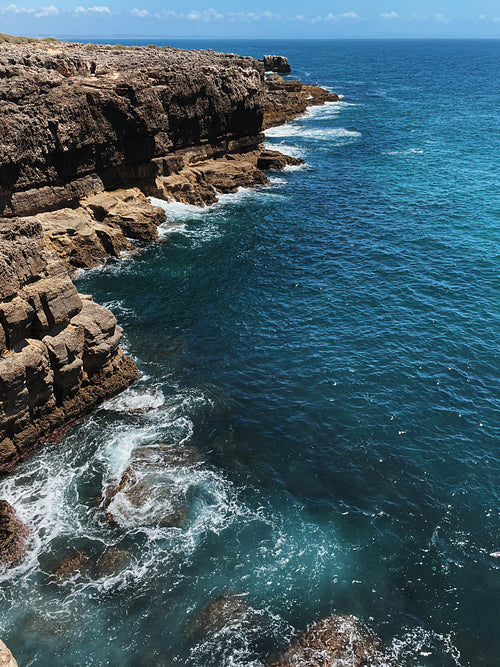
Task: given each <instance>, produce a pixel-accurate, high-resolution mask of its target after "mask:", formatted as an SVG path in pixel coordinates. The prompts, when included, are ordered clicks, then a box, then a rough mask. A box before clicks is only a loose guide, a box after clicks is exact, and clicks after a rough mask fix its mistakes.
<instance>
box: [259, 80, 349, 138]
mask: <svg viewBox="0 0 500 667" xmlns="http://www.w3.org/2000/svg"><path fill="white" fill-rule="evenodd" d="M338 101H339V96H338V95H336V94H335V93H330V92H329V91H328V90H325V89H324V88H321V87H320V86H316V85H311V84H307V83H300V81H285V80H284V79H283V78H282V77H280V76H278V75H277V74H273V75H271V76H270V77H268V78H267V79H266V93H265V97H264V120H263V127H264V129H267V128H269V127H274V126H276V125H282V124H283V123H287V122H288V121H290V120H293V119H294V118H295V117H296V116H298V115H300V114H303V113H304V112H305V111H306V109H307V107H310V106H318V105H321V104H325V102H338Z"/></svg>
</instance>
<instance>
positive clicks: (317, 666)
mask: <svg viewBox="0 0 500 667" xmlns="http://www.w3.org/2000/svg"><path fill="white" fill-rule="evenodd" d="M337 665H338V667H340V666H341V665H346V666H347V665H348V666H349V667H394V663H393V662H392V660H391V659H390V658H388V656H387V655H385V654H384V652H383V649H382V643H381V641H380V640H379V639H378V638H377V637H376V636H375V635H373V634H372V633H371V632H370V631H369V630H366V629H365V628H364V627H363V626H362V625H361V623H360V622H359V621H358V619H357V618H355V617H354V616H344V615H341V616H336V615H334V616H329V617H328V618H324V619H322V620H321V621H318V622H317V623H313V624H312V625H310V626H309V627H308V628H307V629H306V630H305V631H304V632H303V633H302V634H300V635H299V636H298V637H297V638H296V639H295V641H294V642H292V644H291V645H290V647H289V648H288V649H287V650H286V651H285V653H283V654H282V655H281V656H279V657H278V658H276V659H274V660H272V662H270V663H269V666H268V667H334V666H337Z"/></svg>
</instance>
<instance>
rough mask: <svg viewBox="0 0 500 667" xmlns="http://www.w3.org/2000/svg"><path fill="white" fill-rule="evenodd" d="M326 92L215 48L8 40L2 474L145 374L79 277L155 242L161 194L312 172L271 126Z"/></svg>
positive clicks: (1, 146)
mask: <svg viewBox="0 0 500 667" xmlns="http://www.w3.org/2000/svg"><path fill="white" fill-rule="evenodd" d="M280 62H281V61H280ZM312 88H315V87H312ZM312 88H311V91H310V90H309V87H308V88H307V90H306V88H304V87H301V86H300V84H296V83H294V82H283V81H282V79H281V78H280V77H277V78H270V79H269V80H267V81H266V80H265V77H264V63H263V62H262V61H259V60H255V59H253V58H243V57H240V56H236V55H232V54H220V53H214V52H212V51H183V50H178V49H171V48H157V47H153V46H151V47H131V48H124V47H119V46H115V47H109V46H96V45H82V44H67V43H57V42H33V43H22V44H11V43H8V42H6V43H3V44H1V43H0V254H1V258H0V259H1V260H2V261H1V264H0V355H1V356H0V472H2V471H4V472H5V471H9V470H11V469H12V468H13V466H14V465H15V464H16V463H17V462H18V461H20V460H22V459H23V458H24V457H25V456H26V455H27V454H28V453H29V451H31V449H33V447H35V446H36V444H37V443H39V442H43V440H44V439H46V438H47V437H48V436H49V435H50V434H53V433H61V429H64V428H66V427H67V426H68V424H71V423H72V422H73V421H74V420H75V419H77V418H79V417H80V416H81V415H83V414H84V413H85V412H87V411H88V410H90V409H92V408H93V407H94V406H95V405H97V404H98V403H99V402H101V401H102V400H104V399H106V398H107V397H109V396H111V395H113V394H115V393H117V392H118V391H121V390H122V389H123V388H124V387H126V386H127V385H128V384H129V383H130V382H131V381H132V380H133V378H134V377H135V373H136V369H135V366H134V364H133V363H132V362H130V361H129V360H128V359H126V358H125V357H124V355H123V352H122V351H121V349H120V348H119V341H120V336H121V329H120V327H118V325H117V323H116V320H115V318H114V317H113V315H112V314H111V313H109V312H108V311H106V310H105V309H104V308H102V307H101V306H98V305H97V304H95V303H94V302H93V301H92V300H91V299H89V298H86V297H82V296H81V295H79V294H78V293H77V291H76V289H75V288H74V286H73V284H72V283H71V280H70V278H69V276H70V275H72V274H74V273H75V272H76V271H77V270H78V269H81V268H89V267H92V266H95V265H96V264H99V263H100V262H102V261H104V260H105V259H106V258H107V257H109V256H116V257H118V256H120V254H122V253H124V252H128V253H130V252H136V251H137V241H139V242H147V241H153V240H154V239H155V238H156V237H157V233H158V232H157V228H158V225H160V224H162V223H163V222H164V221H165V213H164V211H163V209H162V208H158V207H156V206H152V205H151V203H150V202H149V200H148V199H147V196H148V195H149V196H156V197H159V198H162V199H165V200H169V199H175V200H178V201H182V202H186V203H190V204H196V205H206V204H211V203H213V202H214V201H216V200H217V198H218V196H219V195H220V193H226V192H234V191H236V190H237V188H238V187H253V186H255V185H264V184H266V183H267V176H266V175H265V173H264V170H268V169H282V168H283V167H284V166H286V165H287V164H297V163H300V162H301V160H298V159H296V158H289V157H287V156H284V155H281V154H280V153H277V152H275V151H269V150H266V149H264V148H263V146H262V141H263V134H262V128H263V123H264V126H269V125H272V124H275V123H276V122H277V119H278V116H279V107H280V105H282V106H283V105H284V104H285V100H287V99H288V98H290V100H289V103H288V106H287V109H286V111H283V113H282V116H283V114H285V115H286V116H287V119H289V118H290V117H291V114H296V113H300V112H301V111H302V110H303V109H304V108H305V106H307V104H311V103H321V100H324V99H326V98H325V97H324V96H325V95H326V96H327V97H328V96H329V95H330V94H329V93H326V91H322V92H321V89H318V90H316V91H315V92H313V91H312ZM304 104H305V106H304ZM282 116H281V117H282ZM56 255H57V257H58V258H59V259H57V258H56Z"/></svg>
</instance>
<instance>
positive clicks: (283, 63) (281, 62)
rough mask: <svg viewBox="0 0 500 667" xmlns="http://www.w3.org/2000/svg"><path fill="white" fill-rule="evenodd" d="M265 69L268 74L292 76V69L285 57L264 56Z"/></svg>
mask: <svg viewBox="0 0 500 667" xmlns="http://www.w3.org/2000/svg"><path fill="white" fill-rule="evenodd" d="M263 62H264V69H265V70H266V72H279V73H280V74H290V72H291V71H292V68H291V67H290V63H289V62H288V59H287V58H285V56H264V58H263Z"/></svg>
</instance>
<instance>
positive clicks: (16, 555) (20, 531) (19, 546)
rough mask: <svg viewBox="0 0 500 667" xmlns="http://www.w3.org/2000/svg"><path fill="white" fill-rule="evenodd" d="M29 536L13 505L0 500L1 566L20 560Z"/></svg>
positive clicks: (0, 663)
mask: <svg viewBox="0 0 500 667" xmlns="http://www.w3.org/2000/svg"><path fill="white" fill-rule="evenodd" d="M27 535H28V528H27V526H25V525H24V523H23V522H22V521H21V520H20V519H18V518H17V516H16V512H15V510H14V508H13V507H12V505H10V504H9V503H8V502H7V501H6V500H0V565H10V564H12V563H16V562H17V561H18V560H19V559H20V557H21V555H22V553H23V549H24V541H25V539H26V537H27ZM0 655H1V654H0ZM0 665H2V662H1V660H0Z"/></svg>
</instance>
